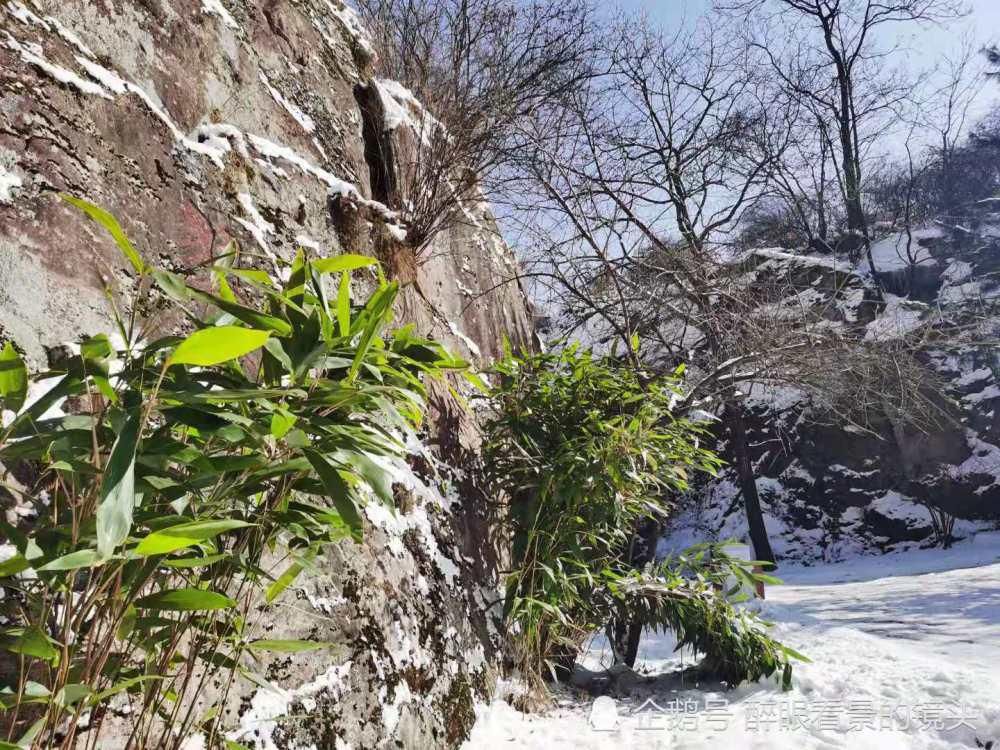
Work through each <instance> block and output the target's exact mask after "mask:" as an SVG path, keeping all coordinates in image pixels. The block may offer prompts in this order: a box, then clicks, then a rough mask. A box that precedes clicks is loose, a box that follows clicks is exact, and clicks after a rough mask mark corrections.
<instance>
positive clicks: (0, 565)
mask: <svg viewBox="0 0 1000 750" xmlns="http://www.w3.org/2000/svg"><path fill="white" fill-rule="evenodd" d="M30 567H31V563H30V562H28V561H27V560H25V559H24V555H22V554H21V553H20V552H18V553H17V554H15V555H14V556H13V557H8V558H7V559H6V560H4V561H3V562H0V578H10V577H11V576H14V575H17V574H18V573H20V572H21V571H22V570H27V569H28V568H30Z"/></svg>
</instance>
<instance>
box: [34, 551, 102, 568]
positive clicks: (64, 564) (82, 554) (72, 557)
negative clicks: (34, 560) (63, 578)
mask: <svg viewBox="0 0 1000 750" xmlns="http://www.w3.org/2000/svg"><path fill="white" fill-rule="evenodd" d="M104 562H105V558H102V557H101V555H100V553H99V552H98V551H97V550H96V549H81V550H77V551H76V552H70V553H69V554H68V555H63V556H62V557H57V558H56V559H55V560H52V561H51V562H47V563H45V565H43V566H41V567H40V568H38V569H37V570H39V571H46V570H77V569H78V568H92V567H95V566H98V565H103V564H104Z"/></svg>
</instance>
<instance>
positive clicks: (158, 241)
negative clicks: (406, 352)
mask: <svg viewBox="0 0 1000 750" xmlns="http://www.w3.org/2000/svg"><path fill="white" fill-rule="evenodd" d="M376 71H377V61H376V60H375V59H374V57H373V52H372V49H371V46H370V44H369V43H368V41H367V39H366V37H365V32H364V30H363V29H361V28H360V26H359V25H358V23H357V20H356V18H355V17H354V15H353V14H352V12H351V11H350V10H349V9H348V8H346V7H345V6H344V5H343V4H342V2H341V1H340V0H292V1H289V2H275V1H274V0H265V1H263V2H251V1H250V0H63V1H62V2H55V0H35V1H34V2H29V0H24V1H23V2H16V1H7V0H4V2H3V3H2V4H0V338H2V339H3V340H12V341H13V342H14V343H15V345H16V347H17V348H18V349H20V350H21V351H22V352H24V353H25V355H26V357H27V359H28V360H29V362H30V363H31V364H32V365H33V366H36V367H37V366H40V365H42V364H44V362H45V361H46V359H47V358H48V357H49V356H52V355H53V352H55V350H56V349H57V348H58V347H59V346H60V345H61V344H63V343H65V342H67V341H72V340H74V339H76V338H78V337H79V336H80V335H81V334H83V333H85V332H86V333H94V332H96V331H102V330H109V329H110V321H111V311H110V309H109V307H108V302H107V296H106V294H105V289H106V288H107V287H108V286H109V285H114V286H116V287H120V288H123V289H125V290H128V289H130V288H131V285H132V282H133V279H132V277H131V276H130V273H129V268H128V266H127V265H126V264H125V263H124V262H123V260H122V259H121V257H120V256H119V254H118V252H117V250H116V248H115V247H114V245H113V243H112V242H111V241H110V240H109V238H108V237H107V236H105V234H104V233H103V232H102V231H101V230H100V229H99V228H97V227H96V226H95V225H93V224H91V223H89V222H87V221H85V220H84V219H83V218H82V217H81V215H80V214H78V213H76V212H75V211H73V210H71V209H69V208H67V207H66V206H65V205H64V204H63V203H62V202H61V201H59V200H58V199H57V198H56V197H55V194H56V193H57V192H58V191H66V192H69V193H73V194H76V195H79V196H83V197H86V198H87V199H89V200H90V201H92V202H94V203H97V204H99V205H101V206H103V207H105V208H107V209H108V210H109V211H111V212H112V213H113V214H114V215H115V216H116V217H117V218H118V219H119V220H120V221H121V223H122V224H123V226H124V227H125V229H126V231H127V233H128V234H129V235H130V237H131V238H132V239H133V240H134V241H135V243H136V245H137V248H138V249H139V250H140V252H141V253H143V254H144V255H145V256H146V257H147V258H148V259H149V260H151V261H153V262H155V263H156V264H158V265H161V266H164V267H167V268H169V269H171V270H173V271H175V272H177V273H180V274H183V275H189V276H194V277H197V275H198V274H199V273H201V272H202V271H203V270H204V269H205V268H206V267H207V266H209V265H211V263H212V262H213V261H214V260H215V259H217V258H218V257H219V256H220V255H221V254H223V253H225V252H227V248H228V247H229V243H230V242H231V241H235V242H236V243H237V244H238V246H239V248H240V252H241V255H242V257H243V259H244V262H248V263H253V264H256V265H259V266H261V267H264V268H268V267H269V266H270V265H271V264H273V263H274V261H275V259H276V258H285V259H288V258H290V257H292V256H293V254H294V253H295V251H296V248H298V247H303V248H305V249H306V250H307V252H312V253H316V254H319V255H333V254H337V253H340V252H345V251H350V252H359V253H364V254H372V255H376V256H378V257H380V258H381V259H382V260H383V261H384V265H385V266H386V268H387V269H388V272H389V273H390V274H392V275H394V276H395V277H396V278H398V279H399V280H400V281H401V282H402V283H403V284H404V290H403V293H402V294H401V297H400V301H399V302H398V310H397V313H398V315H399V319H400V321H402V322H413V323H415V324H416V326H417V328H418V330H420V331H422V332H427V333H429V334H432V335H434V336H435V337H437V338H439V339H440V340H441V341H443V342H445V344H446V345H447V346H448V347H449V348H451V349H452V350H453V351H456V352H458V353H460V354H462V355H463V356H465V357H467V358H469V359H470V360H471V361H473V362H474V363H476V364H479V365H485V364H487V363H488V362H489V361H490V359H491V358H493V357H494V356H496V355H498V353H499V348H500V340H501V334H506V335H507V336H509V337H510V338H511V339H513V340H514V341H515V343H522V344H528V343H530V339H531V336H532V333H531V326H530V317H529V314H528V312H527V308H526V303H525V300H524V297H523V295H522V293H521V291H520V289H519V288H518V287H517V286H516V284H509V283H505V282H506V281H508V280H509V279H510V278H511V276H512V273H511V271H512V269H513V268H514V259H513V257H512V255H511V253H510V252H509V250H508V249H507V248H506V247H505V245H504V244H503V242H502V241H501V240H500V239H499V237H498V236H497V231H496V227H495V224H494V222H493V219H492V217H491V215H490V212H489V209H488V207H487V206H485V205H484V204H478V205H469V206H463V207H461V208H462V211H461V214H462V219H461V221H458V222H454V223H453V224H452V225H450V226H449V227H448V228H446V229H445V230H444V231H443V232H441V233H440V234H439V235H438V236H436V237H435V238H434V240H433V241H432V242H431V243H430V245H429V246H427V247H423V248H421V250H420V253H419V254H417V253H416V252H415V248H414V247H412V246H411V245H410V244H408V242H407V239H406V237H405V232H406V227H405V225H404V223H403V222H402V221H401V220H400V219H399V215H398V213H397V212H396V209H397V208H398V206H399V205H402V204H401V201H404V200H405V199H406V196H405V195H400V194H399V190H398V188H397V187H396V186H395V184H394V174H395V170H396V167H395V163H394V157H393V155H394V154H399V153H403V152H405V150H406V149H413V148H416V147H417V145H416V144H417V143H418V140H417V136H416V134H415V133H414V131H413V127H412V122H413V120H412V119H411V118H410V117H408V116H407V115H408V114H410V115H415V109H416V108H418V107H419V104H418V103H416V102H415V101H414V100H412V98H411V97H409V96H408V95H407V92H405V90H403V89H401V87H399V86H398V85H395V84H392V83H391V82H383V81H379V80H378V79H377V78H376V77H375V74H376ZM158 324H159V325H161V326H165V327H168V326H169V325H171V321H170V320H168V319H161V320H159V322H158ZM453 385H456V384H453ZM431 411H432V419H431V424H430V426H429V427H428V431H427V434H426V435H425V436H424V443H425V446H429V447H430V448H432V449H433V450H430V451H425V450H423V449H421V450H418V451H416V453H417V455H415V457H414V459H413V462H412V463H413V467H414V470H415V473H414V474H413V476H411V477H409V478H407V477H403V478H401V482H400V483H399V484H398V485H397V500H398V501H399V504H400V506H401V507H402V508H403V509H404V511H405V512H404V513H402V514H401V515H399V516H388V515H386V516H383V515H378V514H369V521H370V526H371V528H370V529H369V530H368V533H367V534H366V539H365V542H364V543H363V544H362V545H360V546H357V545H351V544H344V545H343V546H339V547H337V548H335V549H333V550H332V551H331V552H330V553H329V554H328V556H327V559H326V560H325V562H324V564H323V566H322V567H323V568H324V571H325V573H324V575H322V576H319V577H313V578H312V579H310V580H308V581H306V582H305V583H304V584H303V585H302V586H301V587H300V588H299V590H298V591H296V592H295V593H294V594H292V593H286V596H285V598H284V601H283V603H278V604H276V605H273V606H270V607H266V608H265V607H262V608H261V609H260V611H259V612H258V613H257V616H258V618H259V620H258V621H259V623H260V628H261V630H262V632H265V633H269V636H268V637H274V638H279V637H280V638H303V637H309V638H317V639H321V640H325V641H329V642H332V643H335V644H337V647H338V648H337V650H336V651H335V652H334V653H333V655H332V656H331V655H330V653H328V652H314V653H311V654H305V655H301V656H295V657H294V658H290V659H284V660H277V661H274V662H271V663H270V664H268V665H267V668H266V670H265V675H264V676H265V677H266V679H267V680H269V681H270V683H271V684H272V687H270V688H262V687H259V686H257V685H252V684H248V685H247V686H246V687H244V688H243V689H242V690H241V692H240V694H239V695H238V696H237V697H236V698H235V699H234V700H232V701H230V702H229V704H227V705H226V706H224V707H222V712H221V714H220V718H219V722H221V725H222V726H223V727H224V728H225V730H226V731H227V732H229V736H230V737H232V738H233V739H237V740H238V741H239V742H241V743H243V744H244V745H247V746H250V747H253V746H255V745H256V746H261V747H273V746H277V747H319V748H346V747H353V748H355V749H356V750H357V749H358V748H376V747H405V748H433V747H454V746H457V745H458V744H460V742H461V741H462V739H463V738H464V737H465V735H466V733H467V731H468V729H469V728H470V726H471V723H472V721H473V714H472V703H473V701H474V699H475V698H477V697H481V696H484V695H485V694H486V693H488V692H489V690H490V689H491V685H492V682H493V680H492V677H491V669H492V664H493V660H494V656H495V653H494V649H495V643H494V641H493V635H492V634H491V633H492V631H491V624H490V622H489V620H488V617H487V615H486V611H487V608H488V602H489V601H490V600H492V599H495V596H493V593H492V592H493V591H495V588H491V587H493V586H495V580H494V579H493V573H494V570H493V567H492V565H491V564H490V560H491V556H490V554H488V552H487V550H488V549H489V547H490V538H489V533H488V529H487V528H486V524H485V520H484V519H485V513H484V512H483V504H484V503H485V498H484V496H483V493H482V491H481V489H480V488H479V487H478V483H477V476H476V472H475V454H476V450H477V440H478V438H477V428H476V424H475V421H474V419H473V418H472V417H470V415H469V412H468V411H467V409H466V407H465V406H464V405H462V404H461V403H459V401H458V400H456V398H455V397H454V395H453V394H452V392H451V391H450V390H449V388H447V387H445V386H444V385H439V386H435V387H434V388H433V389H432V399H431ZM453 467H460V468H453ZM418 477H419V479H418ZM319 653H322V655H317V654H319ZM289 716H291V717H294V718H292V719H288V718H284V717H289ZM123 721H124V720H123ZM100 746H101V747H114V746H115V739H114V737H110V736H109V738H108V739H107V740H106V741H102V742H101V743H100Z"/></svg>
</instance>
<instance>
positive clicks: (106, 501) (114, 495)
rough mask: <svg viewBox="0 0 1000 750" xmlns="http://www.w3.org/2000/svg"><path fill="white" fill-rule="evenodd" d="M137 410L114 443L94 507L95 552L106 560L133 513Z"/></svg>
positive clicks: (129, 525) (128, 527) (124, 533)
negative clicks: (99, 494)
mask: <svg viewBox="0 0 1000 750" xmlns="http://www.w3.org/2000/svg"><path fill="white" fill-rule="evenodd" d="M140 419H141V417H140V413H139V407H135V408H134V409H133V410H132V411H131V413H130V414H129V417H128V419H127V420H126V422H125V425H124V427H122V430H121V432H120V433H119V434H118V439H117V440H115V444H114V447H112V449H111V457H110V458H109V459H108V465H107V467H105V470H104V481H103V482H102V484H101V502H100V504H99V505H98V506H97V550H98V552H99V553H100V555H101V557H103V558H108V557H110V556H111V555H112V553H113V552H114V551H115V547H117V546H118V545H119V544H121V543H122V542H124V541H125V540H126V539H127V538H128V534H129V531H131V529H132V512H133V510H134V509H135V504H136V495H135V451H136V446H137V445H138V442H139V421H140Z"/></svg>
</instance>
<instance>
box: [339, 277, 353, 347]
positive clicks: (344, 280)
mask: <svg viewBox="0 0 1000 750" xmlns="http://www.w3.org/2000/svg"><path fill="white" fill-rule="evenodd" d="M337 327H338V328H339V329H340V335H341V336H342V337H343V338H347V337H348V336H349V335H350V333H351V278H350V276H349V275H348V274H347V272H346V271H345V272H344V273H342V274H341V275H340V290H339V291H338V292H337Z"/></svg>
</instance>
